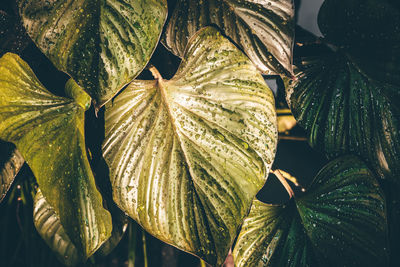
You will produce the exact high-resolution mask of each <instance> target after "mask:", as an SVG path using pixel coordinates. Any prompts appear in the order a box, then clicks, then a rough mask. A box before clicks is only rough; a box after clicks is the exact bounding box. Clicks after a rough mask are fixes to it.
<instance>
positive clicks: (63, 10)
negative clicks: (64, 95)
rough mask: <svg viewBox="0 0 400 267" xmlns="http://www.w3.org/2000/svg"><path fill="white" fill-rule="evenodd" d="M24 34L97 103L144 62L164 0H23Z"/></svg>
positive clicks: (164, 11)
mask: <svg viewBox="0 0 400 267" xmlns="http://www.w3.org/2000/svg"><path fill="white" fill-rule="evenodd" d="M19 7H20V13H21V16H22V19H23V23H24V25H25V28H26V29H27V32H28V34H29V35H30V36H31V37H32V39H33V41H34V42H35V43H36V45H37V46H38V47H39V48H40V49H41V50H42V51H43V53H44V54H46V55H47V56H48V57H49V58H50V60H51V61H52V62H53V63H54V65H55V66H56V67H57V68H58V69H60V70H62V71H65V72H66V73H68V74H69V75H71V77H72V78H74V79H75V80H76V81H77V82H78V84H80V85H81V86H83V88H84V89H85V90H86V91H87V92H88V93H89V94H90V95H91V96H92V98H93V100H94V101H95V102H96V106H97V108H98V107H100V106H102V105H103V104H104V103H105V102H107V101H108V100H110V98H111V97H113V96H114V95H115V94H116V93H117V92H118V91H119V90H120V89H121V88H122V87H123V86H124V85H126V84H127V83H129V82H130V81H131V80H132V79H133V78H135V77H136V76H137V75H138V74H139V73H140V72H141V71H142V70H143V68H144V67H145V66H146V64H147V62H148V61H149V59H150V57H151V55H152V53H153V51H154V49H155V47H156V45H157V42H158V40H159V37H160V34H161V30H162V27H163V25H164V22H165V19H166V16H167V4H166V0H153V1H145V0H140V1H138V0H128V1H116V0H108V1H100V0H97V1H84V0H79V1H71V0H56V1H45V0H33V1H32V0H22V1H20V3H19Z"/></svg>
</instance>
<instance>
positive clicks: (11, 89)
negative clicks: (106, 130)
mask: <svg viewBox="0 0 400 267" xmlns="http://www.w3.org/2000/svg"><path fill="white" fill-rule="evenodd" d="M71 83H73V81H69V82H68V83H67V85H66V87H67V93H68V92H69V93H70V94H71V95H72V96H79V95H80V93H73V92H74V91H75V90H81V89H80V88H79V87H78V86H73V85H71ZM81 91H82V90H81ZM82 92H83V91H82ZM78 98H79V97H78ZM79 99H80V98H79ZM83 102H84V101H83ZM81 104H82V103H81ZM84 112H85V110H84V108H82V106H81V105H80V104H79V103H76V102H75V101H74V100H73V99H68V98H64V97H58V96H55V95H53V94H51V93H50V92H49V91H47V90H46V89H45V88H44V87H43V85H42V84H41V83H40V82H39V80H38V79H37V78H36V76H35V74H34V73H33V71H32V70H31V69H30V68H29V66H28V64H26V62H24V61H23V60H22V59H20V58H19V57H18V56H17V55H15V54H10V53H8V54H5V55H4V56H3V57H1V59H0V139H3V140H5V141H8V142H12V143H14V144H15V145H16V146H17V148H18V150H19V151H20V152H21V154H22V155H23V157H24V158H25V160H26V162H27V163H28V165H29V167H30V168H31V169H32V171H33V173H34V175H35V177H36V179H37V181H38V183H39V186H40V189H41V191H42V193H43V195H44V196H45V198H46V200H47V201H48V202H49V204H50V205H51V206H52V207H53V208H54V210H55V211H56V213H57V214H58V215H59V216H60V221H61V224H62V225H63V226H64V229H65V231H66V233H67V234H68V236H69V237H70V238H71V240H72V242H73V243H74V245H75V246H76V247H77V249H78V252H79V253H81V254H83V256H84V257H88V256H90V255H92V254H93V253H94V252H95V251H96V249H97V248H98V247H100V245H101V244H102V243H103V242H104V241H105V240H107V239H108V237H109V236H110V233H111V228H112V225H111V216H110V214H109V212H108V211H107V210H105V209H104V208H103V206H102V197H101V195H100V193H99V192H98V191H97V188H96V185H95V181H94V177H93V173H92V171H91V169H90V165H89V162H88V159H87V155H86V148H85V139H84V119H85V117H84V115H85V114H84Z"/></svg>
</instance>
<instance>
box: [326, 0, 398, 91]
mask: <svg viewBox="0 0 400 267" xmlns="http://www.w3.org/2000/svg"><path fill="white" fill-rule="evenodd" d="M318 24H319V27H320V29H321V31H322V33H323V34H324V36H325V39H326V41H328V42H331V43H333V44H336V45H338V46H340V47H344V48H346V50H347V52H348V53H349V54H351V56H352V59H353V60H354V61H356V62H357V65H359V66H360V68H362V69H363V71H364V72H365V73H366V74H367V75H368V76H370V77H372V78H374V79H377V80H380V81H382V82H390V83H393V84H396V85H397V86H400V76H399V75H398V73H399V72H400V63H399V58H400V26H399V25H400V8H399V7H397V8H396V7H395V6H394V4H393V3H390V1H389V0H368V1H365V0H334V1H332V0H326V1H325V2H324V4H323V5H322V7H321V9H320V12H319V14H318Z"/></svg>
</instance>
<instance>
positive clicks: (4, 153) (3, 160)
mask: <svg viewBox="0 0 400 267" xmlns="http://www.w3.org/2000/svg"><path fill="white" fill-rule="evenodd" d="M0 151H1V154H0V202H1V201H2V200H3V199H4V197H5V196H6V194H7V191H8V189H10V187H11V185H12V182H13V181H14V178H15V176H17V174H18V172H19V170H20V169H21V167H22V165H23V164H24V162H25V160H24V158H23V157H22V155H21V153H19V151H18V150H17V149H16V147H15V146H14V145H13V144H11V143H6V142H3V141H1V140H0Z"/></svg>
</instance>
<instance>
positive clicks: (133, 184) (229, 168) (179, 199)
mask: <svg viewBox="0 0 400 267" xmlns="http://www.w3.org/2000/svg"><path fill="white" fill-rule="evenodd" d="M157 76H158V74H157ZM105 124H106V126H105V141H104V144H103V153H104V158H105V160H106V162H107V164H108V166H109V167H110V177H111V184H112V186H113V197H114V201H115V202H116V203H117V205H118V206H119V207H120V208H121V209H122V210H123V211H125V212H126V213H127V214H128V215H129V216H131V217H132V218H133V219H135V220H136V221H137V222H138V223H139V224H141V225H142V226H143V228H144V229H145V230H147V231H148V232H149V233H151V234H152V235H154V236H155V237H157V238H158V239H161V240H162V241H164V242H166V243H169V244H172V245H174V246H176V247H177V248H179V249H182V250H185V251H188V252H190V253H193V254H195V255H198V256H199V257H201V258H203V259H205V260H206V261H208V262H209V263H211V264H217V265H221V264H222V263H223V262H224V260H225V258H226V256H227V254H228V251H229V248H230V246H231V245H232V242H233V240H234V238H235V237H236V234H237V230H238V228H239V226H240V224H241V223H242V220H243V218H244V216H245V215H246V214H247V212H248V210H249V208H250V205H251V202H252V200H253V198H254V196H255V195H256V193H257V192H258V191H259V190H260V189H261V187H262V186H263V184H264V182H265V180H266V178H267V176H268V172H269V170H270V167H271V164H272V161H273V159H274V156H275V151H276V144H277V126H276V114H275V107H274V97H273V95H272V92H271V90H270V89H269V88H268V87H267V85H266V84H265V81H264V79H263V77H262V76H261V75H260V74H259V73H258V71H257V69H256V67H255V66H254V65H253V64H251V62H250V61H249V59H248V58H247V57H246V56H245V55H244V54H243V53H242V52H240V51H239V50H238V49H237V48H236V47H235V46H234V45H233V44H232V43H230V42H229V41H228V39H226V38H224V37H223V36H222V35H221V34H220V33H219V32H218V31H217V30H216V29H214V28H211V27H207V28H203V29H202V30H200V31H199V32H198V33H197V34H195V35H194V36H193V37H192V39H191V41H190V42H189V44H188V47H187V50H186V52H185V54H184V57H183V61H182V63H181V65H180V67H179V69H178V71H177V73H176V74H175V76H174V77H173V78H172V79H171V80H169V81H166V80H163V79H162V78H159V79H158V80H157V81H134V82H132V83H131V84H130V85H129V86H128V87H127V88H126V90H124V91H123V92H122V93H121V94H120V95H118V96H117V97H116V98H115V100H114V101H113V103H109V104H108V105H107V106H106V111H105Z"/></svg>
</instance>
